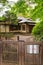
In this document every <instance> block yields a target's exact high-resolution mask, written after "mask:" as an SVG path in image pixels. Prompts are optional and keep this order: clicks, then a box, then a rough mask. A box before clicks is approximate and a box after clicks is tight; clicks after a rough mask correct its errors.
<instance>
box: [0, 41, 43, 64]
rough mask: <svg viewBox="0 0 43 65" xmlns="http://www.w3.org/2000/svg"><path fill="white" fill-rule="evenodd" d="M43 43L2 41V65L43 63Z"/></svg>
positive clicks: (0, 54) (0, 42) (0, 51)
mask: <svg viewBox="0 0 43 65" xmlns="http://www.w3.org/2000/svg"><path fill="white" fill-rule="evenodd" d="M42 44H43V43H42V42H25V41H22V40H19V41H13V40H6V41H0V65H43V45H42Z"/></svg>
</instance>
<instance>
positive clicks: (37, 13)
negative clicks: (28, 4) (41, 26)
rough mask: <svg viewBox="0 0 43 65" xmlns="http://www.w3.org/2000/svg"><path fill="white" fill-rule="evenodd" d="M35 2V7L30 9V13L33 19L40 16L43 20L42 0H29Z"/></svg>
mask: <svg viewBox="0 0 43 65" xmlns="http://www.w3.org/2000/svg"><path fill="white" fill-rule="evenodd" d="M30 1H32V2H34V3H36V4H37V6H36V7H35V9H32V10H31V12H30V14H31V16H30V17H31V18H32V19H33V20H36V19H37V18H40V19H41V20H42V21H43V1H42V0H30Z"/></svg>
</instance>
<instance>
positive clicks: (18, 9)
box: [11, 0, 29, 17]
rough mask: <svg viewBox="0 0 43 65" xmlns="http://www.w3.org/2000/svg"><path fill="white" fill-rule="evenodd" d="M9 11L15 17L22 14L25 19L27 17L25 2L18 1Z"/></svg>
mask: <svg viewBox="0 0 43 65" xmlns="http://www.w3.org/2000/svg"><path fill="white" fill-rule="evenodd" d="M11 11H13V12H14V13H16V14H17V15H19V14H22V15H23V16H25V17H27V16H29V15H28V13H29V6H28V5H27V4H26V2H25V0H18V2H17V3H15V4H14V5H13V7H12V8H11Z"/></svg>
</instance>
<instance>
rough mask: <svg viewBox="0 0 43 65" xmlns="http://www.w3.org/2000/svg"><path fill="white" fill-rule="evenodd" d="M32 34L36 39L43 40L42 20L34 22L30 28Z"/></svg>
mask: <svg viewBox="0 0 43 65" xmlns="http://www.w3.org/2000/svg"><path fill="white" fill-rule="evenodd" d="M32 34H33V35H34V36H35V39H36V40H41V41H43V21H41V22H39V23H37V24H36V26H35V27H34V28H33V30H32Z"/></svg>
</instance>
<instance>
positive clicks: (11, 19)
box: [4, 11, 18, 25]
mask: <svg viewBox="0 0 43 65" xmlns="http://www.w3.org/2000/svg"><path fill="white" fill-rule="evenodd" d="M4 17H5V21H7V22H11V23H12V24H15V25H16V24H18V21H17V16H16V14H14V13H13V12H10V11H7V12H6V14H5V15H4Z"/></svg>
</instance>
